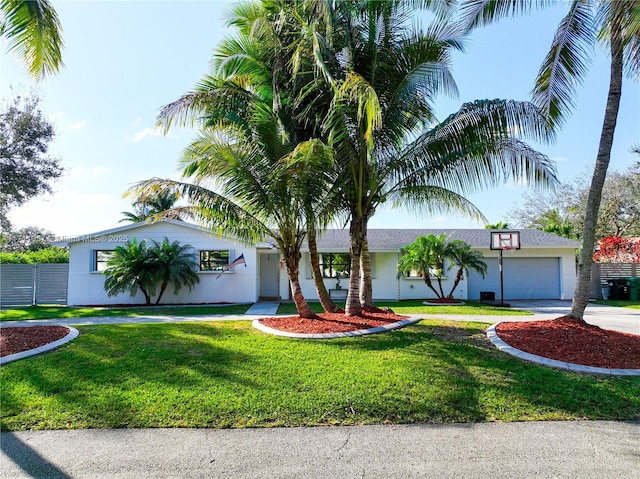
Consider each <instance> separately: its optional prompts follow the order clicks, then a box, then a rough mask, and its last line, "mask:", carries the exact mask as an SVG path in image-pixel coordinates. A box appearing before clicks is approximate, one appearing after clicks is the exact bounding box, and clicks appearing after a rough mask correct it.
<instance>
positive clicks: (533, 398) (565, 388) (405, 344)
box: [327, 323, 640, 421]
mask: <svg viewBox="0 0 640 479" xmlns="http://www.w3.org/2000/svg"><path fill="white" fill-rule="evenodd" d="M483 328H484V326H482V327H478V325H477V324H473V325H462V324H455V323H453V324H451V325H442V324H440V325H425V324H420V325H414V326H411V327H408V328H405V329H402V330H396V331H391V332H389V333H383V334H380V335H371V336H366V337H363V338H361V340H359V341H349V340H342V341H341V343H340V344H338V343H335V346H336V347H341V348H343V347H347V348H352V349H353V350H366V351H376V352H384V351H404V352H405V353H407V354H410V355H412V356H413V357H414V360H413V361H411V362H410V363H409V364H408V367H411V368H414V373H415V375H416V376H419V375H422V376H421V377H422V379H423V380H424V381H433V382H434V384H437V387H438V388H440V391H442V392H443V394H442V395H441V396H440V399H441V400H442V403H441V407H440V412H442V411H445V414H444V415H441V416H447V414H446V411H449V412H450V413H451V416H450V417H451V418H454V419H455V417H456V416H457V415H458V413H460V412H464V413H465V415H467V417H468V419H467V420H472V421H494V420H533V419H567V418H589V419H631V420H637V419H640V395H638V394H637V391H638V390H640V378H624V377H622V378H615V377H598V376H590V375H581V374H576V373H570V372H565V371H560V370H556V369H551V368H547V367H543V366H540V365H536V364H533V363H528V362H526V361H522V360H520V359H518V358H515V357H513V356H510V355H508V354H506V353H504V352H502V351H499V350H498V349H497V348H495V347H494V346H493V345H491V343H490V342H489V341H488V339H486V335H485V331H484V329H483ZM327 344H331V345H334V343H332V342H331V343H330V342H328V343H327ZM443 378H446V379H447V380H446V381H444V380H443ZM634 391H635V393H634ZM438 419H439V417H436V418H435V420H436V421H438ZM445 421H447V420H446V419H445Z"/></svg>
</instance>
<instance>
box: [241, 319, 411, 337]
mask: <svg viewBox="0 0 640 479" xmlns="http://www.w3.org/2000/svg"><path fill="white" fill-rule="evenodd" d="M422 319H423V318H410V319H403V320H402V321H398V322H396V323H391V324H387V325H386V326H378V327H375V328H369V329H358V330H356V331H345V332H342V333H291V332H289V331H281V330H279V329H274V328H270V327H269V326H265V325H264V324H262V323H260V321H259V320H257V319H254V320H253V322H252V323H251V325H252V326H253V327H254V328H256V329H258V330H260V331H262V332H263V333H267V334H273V335H274V336H284V337H286V338H298V339H335V338H350V337H354V336H365V335H367V334H377V333H384V332H386V331H391V330H393V329H400V328H404V327H405V326H408V325H410V324H415V323H418V322H420V321H422Z"/></svg>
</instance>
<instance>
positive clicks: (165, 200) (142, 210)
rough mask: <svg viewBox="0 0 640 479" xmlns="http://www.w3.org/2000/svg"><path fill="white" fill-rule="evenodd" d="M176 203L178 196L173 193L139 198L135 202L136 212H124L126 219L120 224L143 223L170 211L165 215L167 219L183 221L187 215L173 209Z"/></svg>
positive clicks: (163, 192)
mask: <svg viewBox="0 0 640 479" xmlns="http://www.w3.org/2000/svg"><path fill="white" fill-rule="evenodd" d="M176 201H178V195H177V194H176V193H175V192H173V191H162V192H159V193H157V194H153V195H151V196H148V197H138V198H137V199H136V200H135V201H134V202H133V208H134V212H133V213H132V212H129V211H123V212H122V215H123V216H124V218H122V219H121V220H120V221H119V222H120V223H123V222H125V221H130V222H131V223H141V222H143V221H147V220H149V219H152V218H153V217H154V216H156V215H158V214H160V213H163V212H165V211H169V210H171V211H170V212H169V213H167V214H166V215H164V217H165V218H171V219H176V220H181V219H182V218H183V217H184V216H185V215H186V214H185V212H184V211H181V210H179V209H177V208H176V209H173V208H174V206H175V203H176Z"/></svg>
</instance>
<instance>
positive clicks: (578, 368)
mask: <svg viewBox="0 0 640 479" xmlns="http://www.w3.org/2000/svg"><path fill="white" fill-rule="evenodd" d="M498 324H500V323H499V322H498V323H495V324H493V325H491V326H489V328H488V329H487V338H488V339H489V341H491V344H493V345H494V346H495V347H496V348H498V349H499V350H500V351H504V352H505V353H507V354H511V355H512V356H515V357H517V358H520V359H523V360H525V361H529V362H533V363H536V364H540V365H542V366H547V367H549V368H557V369H562V370H565V371H570V372H574V373H584V374H600V375H606V376H640V369H613V368H597V367H593V366H583V365H582V364H573V363H565V362H564V361H558V360H557V359H550V358H545V357H543V356H538V355H536V354H531V353H527V352H525V351H522V350H520V349H517V348H514V347H513V346H510V345H509V344H507V343H505V342H504V341H503V340H502V339H500V337H499V336H498V333H497V332H496V327H497V326H498Z"/></svg>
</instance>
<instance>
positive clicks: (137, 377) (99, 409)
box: [2, 324, 260, 428]
mask: <svg viewBox="0 0 640 479" xmlns="http://www.w3.org/2000/svg"><path fill="white" fill-rule="evenodd" d="M219 329H220V328H215V327H208V326H207V325H205V324H202V325H200V324H191V325H187V324H180V325H173V327H171V328H163V327H162V326H161V325H155V324H154V325H126V326H100V327H87V328H82V334H81V340H78V341H77V342H75V343H71V344H70V345H69V347H63V348H61V349H59V350H57V351H55V352H53V353H50V354H47V355H45V356H42V357H40V358H38V359H36V360H25V361H22V362H18V363H15V367H16V368H19V369H20V374H19V376H20V380H21V383H22V384H20V388H25V387H27V388H29V389H33V390H34V391H35V392H37V393H38V394H39V395H40V397H41V398H42V403H41V406H40V407H41V409H40V410H38V411H35V412H33V416H32V417H31V418H30V419H29V421H32V422H33V423H35V424H29V423H28V422H27V423H25V424H23V425H22V427H24V426H25V425H26V427H35V428H47V427H48V424H49V419H50V420H51V421H58V422H59V421H64V417H65V416H67V415H69V416H70V422H74V423H77V424H80V425H81V426H83V427H96V426H97V427H132V426H135V425H139V422H140V420H141V419H140V418H145V417H147V420H148V423H149V425H153V423H154V420H155V419H154V417H155V416H157V415H158V414H159V411H158V410H157V409H158V408H160V409H161V410H162V414H165V415H167V416H169V417H171V415H172V409H173V411H175V414H176V416H179V415H180V414H181V413H180V411H181V410H182V408H183V407H185V404H187V403H190V404H193V403H195V402H196V400H195V399H194V398H193V395H194V394H195V393H194V391H197V392H198V393H200V394H201V395H203V396H204V395H206V393H207V391H206V389H203V384H206V385H208V386H209V387H211V388H218V389H220V390H223V391H237V392H238V393H241V392H242V391H244V390H251V389H255V388H259V387H260V385H259V384H258V382H257V381H256V380H255V379H254V378H252V377H251V376H249V375H245V374H242V371H243V370H246V369H250V368H251V367H252V358H251V356H250V355H247V354H244V353H241V352H239V351H237V350H236V351H234V350H230V349H229V348H227V347H224V346H223V345H221V344H220V343H219V342H218V341H217V340H216V338H217V337H218V336H224V337H225V338H226V340H227V343H226V344H228V343H229V342H232V341H233V338H234V336H237V335H239V334H241V332H239V331H236V330H234V329H232V328H229V329H225V331H224V333H221V332H220V331H219ZM132 344H135V346H134V347H132ZM3 389H5V391H3V394H2V396H3V398H2V399H3V416H4V421H3V423H4V425H3V428H6V423H7V422H8V421H9V422H10V420H11V416H15V415H20V414H21V411H22V408H23V405H21V404H19V401H17V400H16V399H15V398H14V397H13V396H12V394H11V393H10V388H9V387H6V388H3ZM94 392H97V394H93V393H94ZM202 399H203V400H202V401H201V402H200V407H202V408H206V407H207V405H206V398H204V397H203V398H202ZM183 413H184V414H188V411H187V412H183ZM191 413H193V414H198V411H191ZM50 416H53V417H50ZM175 420H176V421H177V422H179V420H180V419H179V417H176V418H175ZM143 421H144V419H143Z"/></svg>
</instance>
